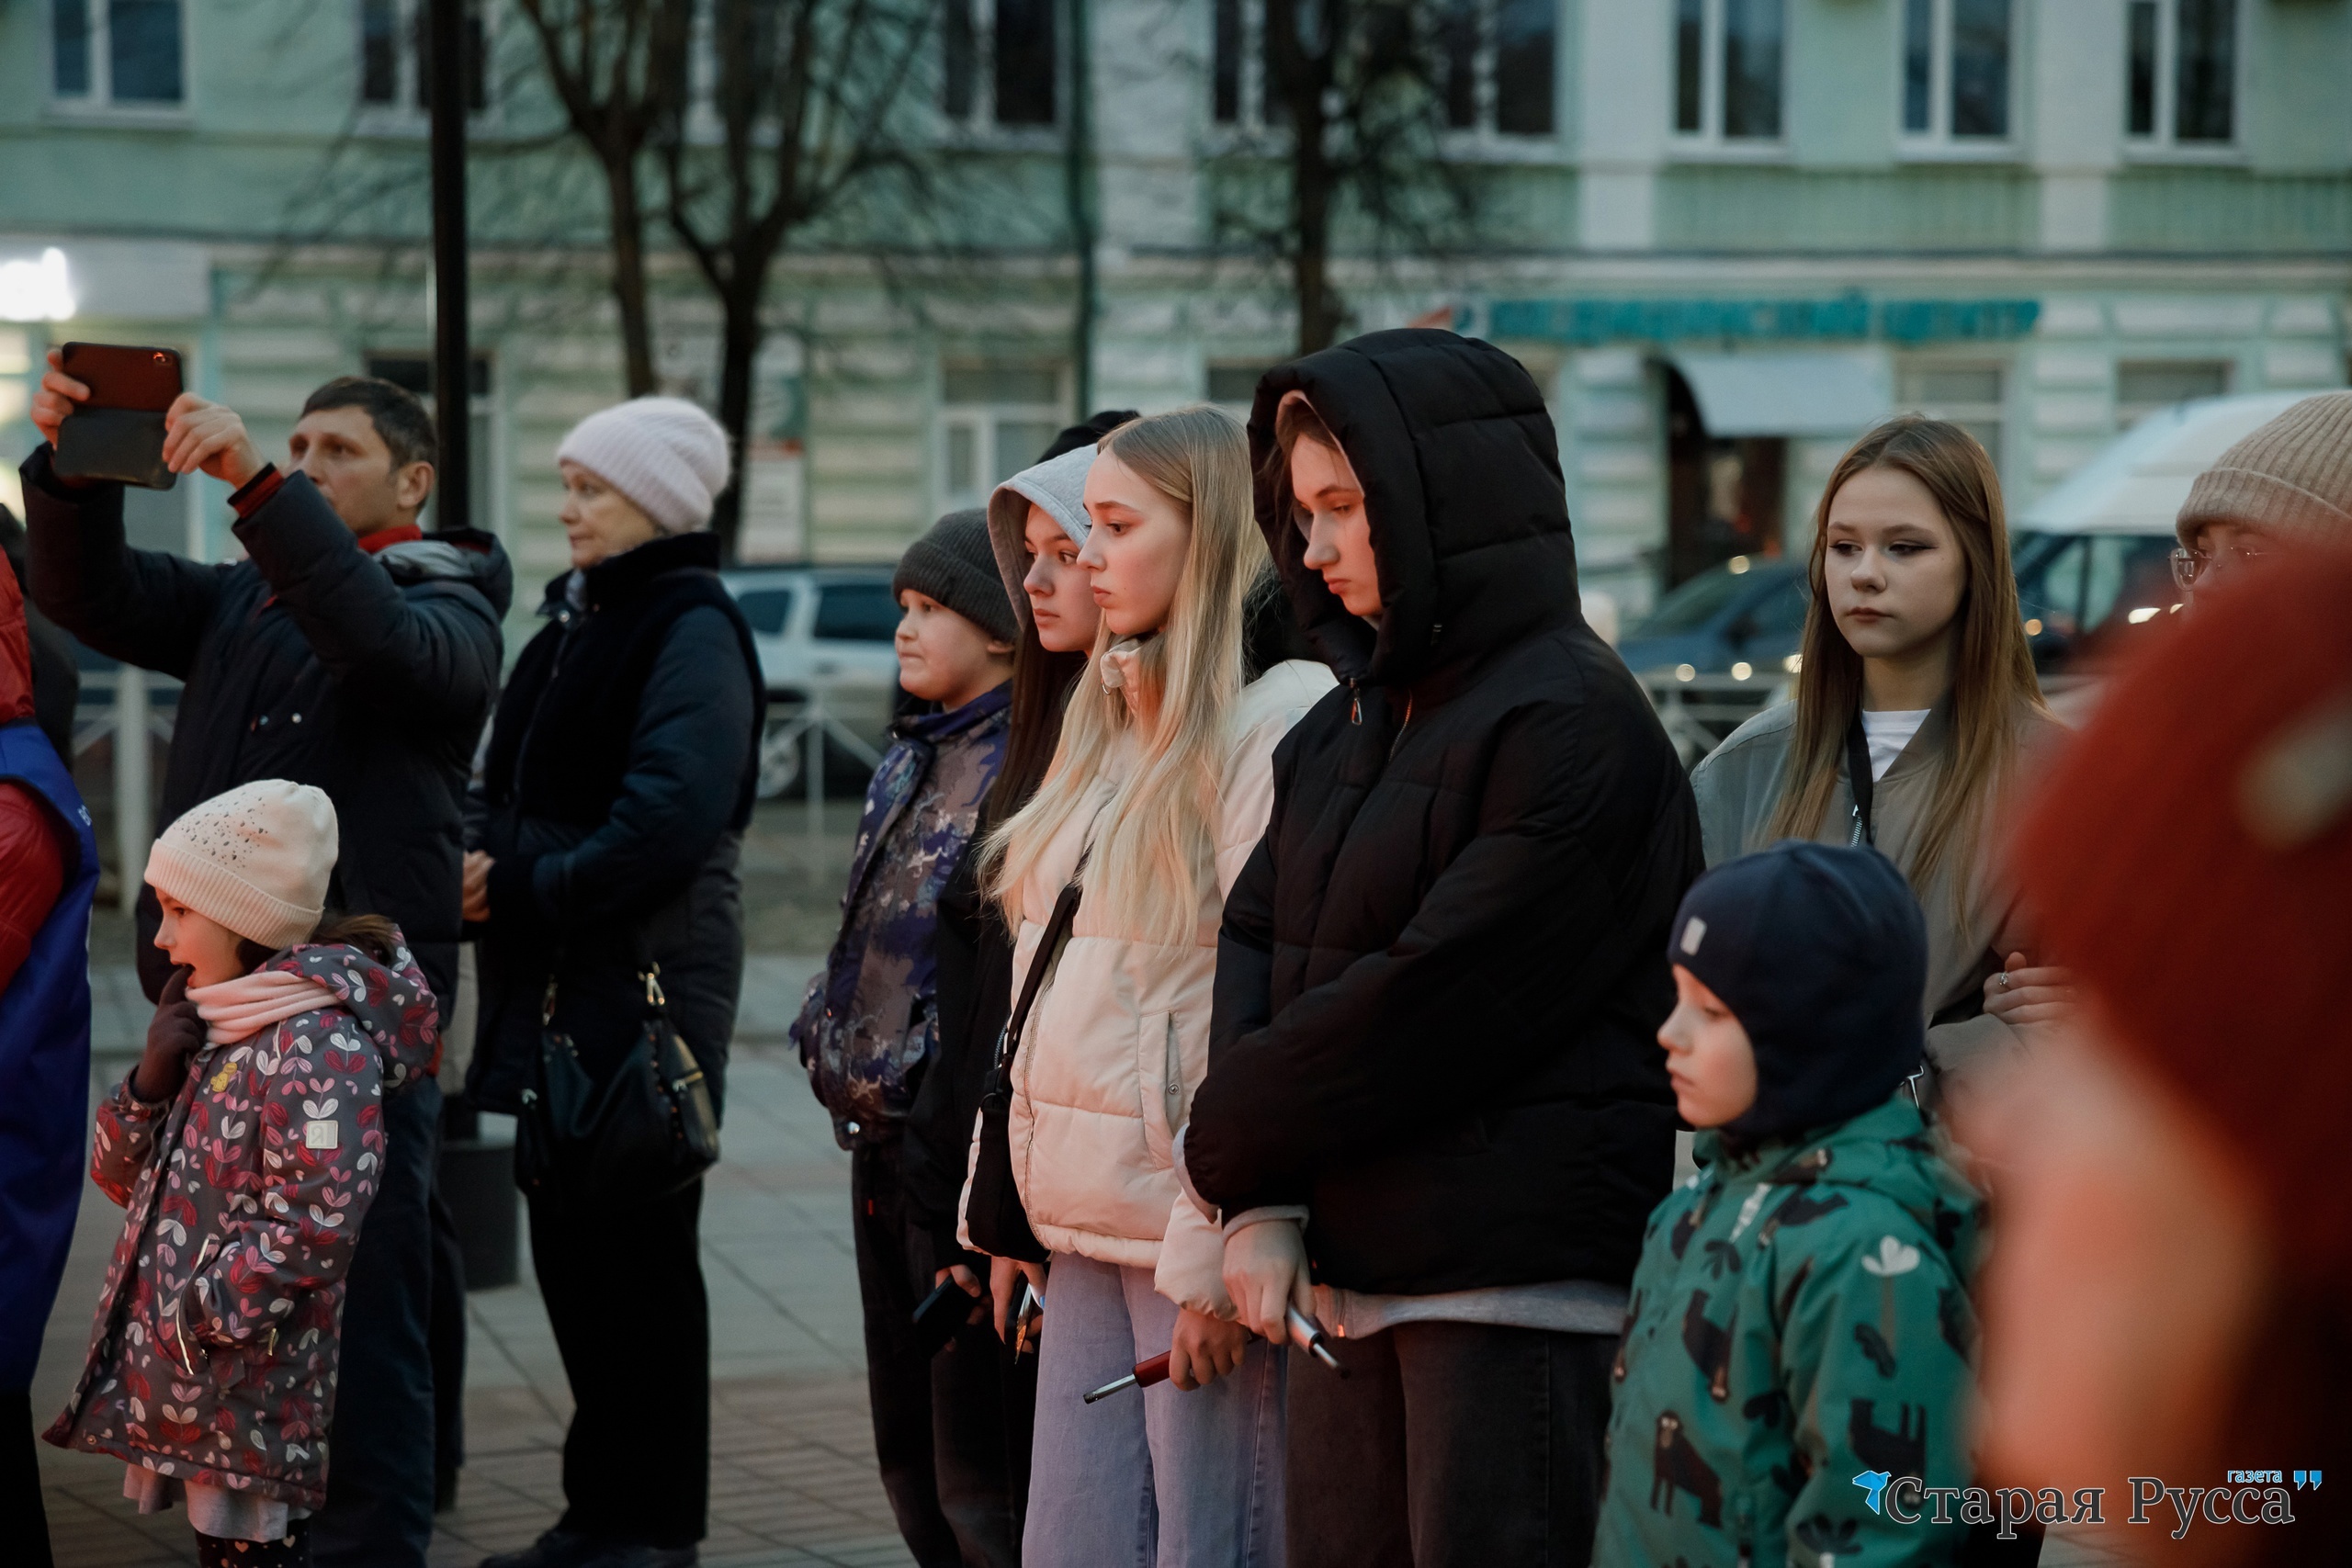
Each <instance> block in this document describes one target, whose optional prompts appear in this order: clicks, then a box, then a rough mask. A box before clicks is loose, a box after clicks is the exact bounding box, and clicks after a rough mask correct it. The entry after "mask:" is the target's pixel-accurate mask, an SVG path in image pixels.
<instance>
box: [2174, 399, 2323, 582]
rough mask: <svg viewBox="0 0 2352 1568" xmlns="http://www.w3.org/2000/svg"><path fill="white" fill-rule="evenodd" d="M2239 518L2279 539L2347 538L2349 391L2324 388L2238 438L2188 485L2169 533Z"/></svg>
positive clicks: (2189, 536)
mask: <svg viewBox="0 0 2352 1568" xmlns="http://www.w3.org/2000/svg"><path fill="white" fill-rule="evenodd" d="M2208 523H2236V524H2240V525H2244V526H2245V527H2249V528H2253V529H2256V530H2257V531H2258V532H2261V533H2265V534H2270V535H2274V536H2278V538H2279V540H2280V542H2281V543H2286V542H2290V541H2291V542H2294V543H2310V542H2312V541H2313V540H2318V539H2330V538H2334V539H2352V392H2322V393H2321V394H2320V395H2319V396H2317V397H2315V398H2305V399H2304V400H2302V401H2301V402H2300V403H2297V404H2296V405H2295V406H2294V407H2292V408H2290V409H2289V410H2288V411H2287V412H2285V413H2282V414H2280V415H2279V416H2278V418H2277V419H2274V420H2272V421H2271V422H2270V423H2268V424H2266V425H2263V426H2262V427H2260V428H2259V429H2257V430H2256V431H2255V432H2254V433H2253V434H2250V435H2247V436H2245V437H2243V438H2242V439H2240V440H2239V442H2238V443H2237V445H2236V446H2232V447H2231V448H2230V449H2229V450H2228V451H2226V452H2224V453H2222V457H2221V460H2220V461H2218V462H2216V463H2215V464H2214V465H2213V466H2212V467H2211V468H2208V469H2206V470H2205V471H2204V472H2203V473H2201V474H2199V475H2198V476H2197V482H2196V483H2195V484H2193V485H2191V486H2189V487H2188V501H2187V502H2185V503H2184V504H2183V505H2182V506H2181V509H2180V518H2179V521H2178V522H2177V523H2176V524H2175V525H2173V526H2174V532H2176V533H2177V534H2178V535H2179V536H2180V542H2181V543H2182V544H2184V545H2187V544H2189V543H2190V542H2191V541H2192V540H2193V539H2194V538H2195V537H2196V535H2197V530H2198V529H2199V527H2201V526H2202V525H2205V524H2208Z"/></svg>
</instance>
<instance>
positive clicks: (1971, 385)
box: [1903, 365, 2001, 471]
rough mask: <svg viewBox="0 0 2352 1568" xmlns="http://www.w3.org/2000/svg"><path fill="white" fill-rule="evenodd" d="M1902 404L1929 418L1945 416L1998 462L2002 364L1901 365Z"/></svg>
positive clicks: (1997, 466)
mask: <svg viewBox="0 0 2352 1568" xmlns="http://www.w3.org/2000/svg"><path fill="white" fill-rule="evenodd" d="M1903 406H1904V408H1905V409H1906V410H1909V411H1911V412H1917V413H1923V414H1926V415H1927V416H1928V418H1930V419H1948V420H1950V421H1951V423H1954V424H1956V425H1959V426H1960V427H1961V428H1962V430H1965V431H1967V432H1968V434H1971V435H1973V436H1974V437H1976V439H1977V441H1978V442H1979V443H1981V444H1982V445H1983V446H1984V448H1985V454H1986V455H1987V456H1989V457H1991V458H1992V459H1993V467H1994V468H1995V469H1996V471H1997V470H1998V469H1999V468H2000V466H2001V367H1999V366H1997V365H1911V366H1905V367H1904V369H1903Z"/></svg>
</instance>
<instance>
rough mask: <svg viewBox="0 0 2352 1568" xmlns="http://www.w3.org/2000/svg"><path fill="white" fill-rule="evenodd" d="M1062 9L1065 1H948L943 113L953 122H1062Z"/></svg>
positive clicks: (942, 39)
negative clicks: (1058, 10)
mask: <svg viewBox="0 0 2352 1568" xmlns="http://www.w3.org/2000/svg"><path fill="white" fill-rule="evenodd" d="M1056 5H1057V0H947V7H946V15H945V19H944V23H943V24H942V27H941V29H940V51H941V56H942V58H941V65H942V85H941V92H940V107H941V108H942V109H943V110H944V111H945V113H946V114H947V117H948V118H950V119H956V120H966V121H975V120H978V121H988V122H991V123H994V124H997V125H1016V126H1018V125H1052V124H1053V123H1054V121H1055V118H1056V105H1055V95H1056V89H1057V82H1058V78H1059V75H1060V70H1059V55H1058V53H1057V44H1056V41H1055V29H1054V11H1055V7H1056ZM983 39H985V40H986V47H985V49H984V48H983V47H982V40H983Z"/></svg>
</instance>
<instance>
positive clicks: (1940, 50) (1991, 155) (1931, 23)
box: [1894, 0, 2026, 163]
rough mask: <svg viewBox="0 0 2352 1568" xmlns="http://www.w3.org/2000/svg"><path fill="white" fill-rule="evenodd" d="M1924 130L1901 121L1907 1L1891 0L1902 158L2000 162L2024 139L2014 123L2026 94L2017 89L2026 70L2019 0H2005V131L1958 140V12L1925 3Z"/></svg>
mask: <svg viewBox="0 0 2352 1568" xmlns="http://www.w3.org/2000/svg"><path fill="white" fill-rule="evenodd" d="M1928 7H1929V13H1930V14H1929V18H1928V129H1927V130H1912V129H1910V127H1909V126H1907V125H1905V123H1904V114H1905V101H1904V99H1905V93H1906V92H1907V91H1908V82H1907V79H1906V71H1907V68H1908V66H1909V63H1910V62H1909V46H1910V0H1895V6H1894V135H1895V141H1896V144H1897V145H1898V146H1899V147H1900V148H1901V149H1902V152H1903V155H1904V156H1905V157H1906V158H1923V159H1930V160H1935V161H1939V162H1962V163H1964V162H1969V161H1983V162H1986V163H2004V162H2008V161H2011V160H2014V159H2015V158H2017V157H2018V155H2019V151H2020V149H2021V147H2022V145H2023V141H2024V138H2023V136H2022V134H2021V131H2020V127H2019V124H2018V121H2019V119H2020V118H2021V112H2022V111H2023V109H2024V108H2025V107H2026V105H2025V96H2024V95H2023V94H2021V93H2019V92H2018V82H2019V80H2020V78H2021V77H2022V76H2023V74H2024V72H2023V70H2022V66H2023V63H2024V59H2023V57H2024V53H2025V49H2024V45H2025V31H2026V6H2025V5H2024V4H2023V0H2008V7H2009V65H2008V70H2009V83H2008V86H2009V101H2008V118H2009V128H2008V130H2007V131H2006V132H2004V133H2003V134H2001V135H1999V136H1957V135H1954V134H1953V133H1952V129H1951V98H1952V92H1951V88H1952V37H1951V35H1952V17H1953V13H1954V11H1955V10H1956V9H1957V8H1958V7H1957V5H1956V3H1955V0H1928Z"/></svg>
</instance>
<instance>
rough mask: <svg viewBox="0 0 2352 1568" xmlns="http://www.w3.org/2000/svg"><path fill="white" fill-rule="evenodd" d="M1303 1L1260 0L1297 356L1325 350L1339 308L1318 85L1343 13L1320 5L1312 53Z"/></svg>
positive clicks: (1326, 77) (1327, 75) (1329, 68)
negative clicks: (1283, 165)
mask: <svg viewBox="0 0 2352 1568" xmlns="http://www.w3.org/2000/svg"><path fill="white" fill-rule="evenodd" d="M1302 3H1303V0H1267V5H1266V64H1267V67H1268V68H1269V69H1270V70H1272V72H1273V73H1275V75H1274V80H1275V82H1276V84H1277V85H1278V86H1279V87H1280V89H1281V95H1282V100H1283V109H1284V111H1285V113H1286V114H1287V115H1288V117H1289V119H1290V210H1291V235H1292V240H1293V243H1294V245H1295V249H1294V250H1293V251H1292V253H1291V292H1292V294H1293V296H1294V297H1295V303H1296V305H1297V309H1298V352H1299V353H1301V354H1303V355H1305V354H1313V353H1316V352H1317V350H1320V349H1326V348H1329V347H1330V346H1331V340H1332V339H1333V338H1335V337H1336V336H1338V335H1339V328H1340V307H1339V302H1338V300H1337V299H1336V298H1335V297H1334V296H1333V293H1332V290H1331V279H1330V259H1331V197H1332V190H1333V186H1335V184H1336V183H1337V177H1336V175H1335V174H1334V172H1333V170H1332V168H1331V159H1330V153H1329V149H1328V148H1327V147H1326V146H1325V144H1324V143H1325V139H1326V135H1327V128H1328V120H1327V118H1326V114H1325V107H1324V103H1323V89H1324V86H1325V84H1327V83H1328V82H1329V81H1330V80H1331V76H1332V73H1333V70H1334V68H1335V56H1336V51H1337V50H1338V48H1339V43H1338V40H1339V39H1341V38H1343V37H1344V36H1345V33H1346V28H1347V13H1346V11H1345V10H1344V9H1343V8H1341V7H1340V6H1338V5H1336V4H1334V3H1333V0H1323V6H1322V11H1321V15H1320V16H1319V17H1317V39H1316V41H1317V52H1314V53H1310V52H1308V51H1307V48H1306V40H1305V39H1303V38H1302V37H1301V36H1300V28H1299V9H1300V6H1301V5H1302Z"/></svg>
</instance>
